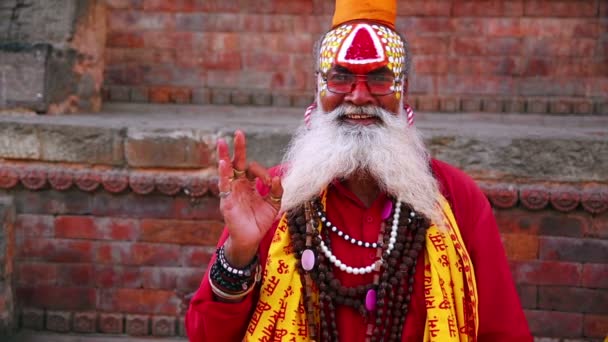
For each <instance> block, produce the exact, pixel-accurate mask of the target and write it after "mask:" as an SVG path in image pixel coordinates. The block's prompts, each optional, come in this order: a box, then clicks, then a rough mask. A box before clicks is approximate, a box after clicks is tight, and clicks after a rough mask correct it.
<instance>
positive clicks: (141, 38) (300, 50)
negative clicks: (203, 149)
mask: <svg viewBox="0 0 608 342" xmlns="http://www.w3.org/2000/svg"><path fill="white" fill-rule="evenodd" d="M106 1H107V3H108V6H109V9H108V37H107V50H106V72H105V76H106V80H105V84H106V90H107V93H106V95H107V96H108V97H109V98H110V99H113V100H124V101H151V102H177V103H182V102H193V103H209V102H213V103H218V104H223V103H234V104H251V103H253V104H262V105H269V104H274V105H295V106H305V104H306V103H307V102H308V101H310V100H311V94H312V90H313V87H314V82H313V74H312V64H313V60H312V58H311V47H312V45H313V43H314V41H315V40H316V39H317V38H318V37H319V35H320V34H321V33H322V32H324V31H325V30H326V29H327V28H329V23H330V19H331V14H332V13H333V1H328V0H307V1H302V0H281V1H279V0H266V1H236V0H205V1H194V0H180V1H161V0H106ZM398 8H399V13H398V19H397V28H398V30H399V31H400V32H402V33H404V34H405V35H406V37H407V38H408V40H409V41H410V44H411V50H412V53H413V56H414V59H413V71H414V75H413V80H412V85H411V93H412V95H413V96H412V98H411V99H410V102H413V103H414V104H416V105H417V107H419V108H420V109H423V110H445V111H458V110H466V111H474V110H487V111H522V112H523V111H528V112H554V113H572V112H578V113H591V112H596V113H597V112H600V113H603V112H608V105H607V104H606V102H607V101H608V98H607V96H606V94H607V93H608V54H607V51H608V5H607V3H606V2H605V1H601V0H584V1H572V0H562V1H555V0H536V1H532V0H530V1H523V0H505V1H501V0H491V1H469V0H440V1H399V6H398Z"/></svg>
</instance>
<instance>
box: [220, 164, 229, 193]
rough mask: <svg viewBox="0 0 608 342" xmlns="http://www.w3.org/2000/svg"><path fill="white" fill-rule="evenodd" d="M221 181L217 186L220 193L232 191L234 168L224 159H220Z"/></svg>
mask: <svg viewBox="0 0 608 342" xmlns="http://www.w3.org/2000/svg"><path fill="white" fill-rule="evenodd" d="M218 176H219V181H218V184H217V187H218V189H219V190H220V192H229V191H230V182H231V181H232V180H231V178H232V167H231V166H230V165H229V164H228V162H227V161H226V160H224V159H220V161H219V166H218Z"/></svg>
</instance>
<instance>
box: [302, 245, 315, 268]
mask: <svg viewBox="0 0 608 342" xmlns="http://www.w3.org/2000/svg"><path fill="white" fill-rule="evenodd" d="M314 267H315V253H313V252H312V251H311V250H310V249H306V250H304V252H302V268H303V269H304V271H306V272H308V271H310V270H312V269H313V268H314Z"/></svg>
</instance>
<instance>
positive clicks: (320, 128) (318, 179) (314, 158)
mask: <svg viewBox="0 0 608 342" xmlns="http://www.w3.org/2000/svg"><path fill="white" fill-rule="evenodd" d="M320 108H321V106H320V105H319V106H318V107H317V110H316V112H314V113H313V114H312V116H311V127H310V128H307V127H306V126H305V125H303V126H302V127H300V128H299V129H298V131H297V133H296V135H295V136H294V138H293V140H292V141H291V143H290V145H289V148H288V150H287V153H286V154H285V157H284V159H283V162H284V165H285V167H286V170H285V175H284V177H283V180H282V185H283V189H284V194H283V199H282V208H281V209H282V210H285V211H286V210H289V209H292V208H295V207H298V206H300V205H302V204H304V202H306V201H309V200H311V199H312V198H314V197H315V196H318V195H319V194H320V192H321V191H322V190H323V189H325V187H327V186H328V185H329V184H330V183H331V182H332V181H333V180H334V179H345V178H348V177H349V176H351V175H353V174H354V173H355V172H357V173H360V172H361V171H364V172H367V174H369V175H371V176H372V177H373V178H374V179H375V180H376V182H377V183H378V185H379V187H380V189H381V190H382V191H384V192H386V193H388V194H390V195H392V196H395V197H396V198H399V199H400V200H401V201H403V202H405V203H407V204H409V205H410V206H412V208H413V209H414V210H415V211H418V212H420V213H422V214H424V215H425V216H426V217H427V218H429V219H431V220H432V221H433V222H435V223H436V224H438V225H442V223H443V215H442V214H441V210H438V202H437V201H438V199H439V194H440V192H439V187H438V184H437V181H436V179H435V178H434V177H433V174H432V172H431V169H430V164H429V161H430V160H429V159H430V157H429V154H428V153H427V151H426V148H425V147H424V142H423V140H422V138H421V136H420V135H419V133H418V131H417V130H416V128H414V127H413V126H412V127H408V125H407V119H406V115H405V113H404V112H400V113H398V115H394V114H391V113H390V112H388V111H386V110H384V109H381V108H379V107H375V106H370V107H365V108H363V107H355V106H352V105H345V104H343V105H341V106H340V107H338V108H337V109H335V110H333V111H332V112H329V113H324V112H323V111H322V110H321V109H320ZM353 113H365V114H370V115H371V114H374V115H377V116H378V118H380V119H381V121H382V123H383V124H379V125H378V124H373V125H368V126H363V125H352V124H348V123H344V122H341V120H340V119H339V118H340V116H342V115H344V114H353Z"/></svg>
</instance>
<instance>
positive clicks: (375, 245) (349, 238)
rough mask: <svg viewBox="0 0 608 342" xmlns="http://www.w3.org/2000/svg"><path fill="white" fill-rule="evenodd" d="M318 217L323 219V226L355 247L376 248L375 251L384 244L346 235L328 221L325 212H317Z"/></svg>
mask: <svg viewBox="0 0 608 342" xmlns="http://www.w3.org/2000/svg"><path fill="white" fill-rule="evenodd" d="M317 215H318V216H319V218H320V219H321V222H323V224H324V225H325V226H326V227H327V228H329V229H331V231H332V232H334V233H336V234H337V235H338V236H339V237H341V238H343V239H344V240H346V241H348V242H350V243H352V244H353V245H357V246H360V247H367V248H374V249H376V248H378V247H382V243H378V242H365V241H361V240H358V239H355V238H354V237H352V236H350V235H348V234H346V233H344V232H343V231H341V230H340V229H338V227H336V226H335V225H334V224H333V223H331V222H329V220H328V219H327V217H325V215H324V214H323V212H321V211H320V210H319V211H317Z"/></svg>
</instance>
